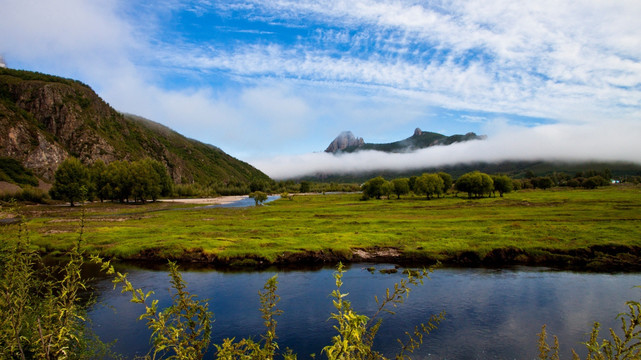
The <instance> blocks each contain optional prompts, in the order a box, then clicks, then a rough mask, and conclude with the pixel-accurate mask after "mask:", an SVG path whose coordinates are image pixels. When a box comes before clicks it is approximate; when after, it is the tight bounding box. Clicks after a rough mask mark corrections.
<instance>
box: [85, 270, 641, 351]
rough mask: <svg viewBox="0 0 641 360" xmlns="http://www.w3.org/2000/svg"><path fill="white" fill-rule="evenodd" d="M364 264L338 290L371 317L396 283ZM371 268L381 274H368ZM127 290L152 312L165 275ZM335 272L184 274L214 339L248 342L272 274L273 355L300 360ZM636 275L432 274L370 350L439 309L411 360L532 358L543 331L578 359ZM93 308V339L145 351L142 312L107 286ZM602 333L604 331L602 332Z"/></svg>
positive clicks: (321, 340)
mask: <svg viewBox="0 0 641 360" xmlns="http://www.w3.org/2000/svg"><path fill="white" fill-rule="evenodd" d="M368 266H370V265H368V264H357V265H353V266H352V267H351V268H350V269H349V271H348V272H347V273H346V274H345V276H344V278H343V280H344V286H343V291H344V292H349V296H348V299H349V300H351V301H352V304H353V306H354V308H355V309H356V310H357V311H358V312H360V313H361V314H365V315H368V314H372V313H373V312H374V311H375V309H376V303H375V301H374V295H379V297H380V296H382V295H383V294H384V292H385V289H386V288H388V287H392V286H393V283H394V282H398V281H399V280H400V279H401V278H402V277H403V275H402V274H401V273H400V272H399V273H397V274H386V275H384V274H380V273H378V272H376V273H374V274H371V273H370V272H368V271H367V270H365V268H366V267H368ZM374 266H376V267H377V268H379V269H382V268H389V267H390V266H389V265H380V264H379V265H374ZM126 271H128V272H129V274H130V275H129V277H130V280H131V282H132V283H133V284H134V286H136V287H142V288H143V289H144V290H145V291H148V290H154V291H155V292H156V294H155V297H156V298H158V299H160V300H161V301H160V302H161V303H160V306H161V307H164V306H168V304H169V298H170V296H169V292H168V277H167V273H166V272H165V271H159V270H144V269H138V268H129V269H126ZM333 272H334V269H331V268H329V269H328V268H326V269H321V270H317V271H262V272H217V271H203V270H200V271H186V272H184V273H183V276H184V279H185V280H186V281H187V282H188V284H189V285H188V289H189V290H190V291H191V292H192V293H195V294H198V296H199V297H200V298H202V299H209V300H210V301H209V304H210V310H212V311H213V312H214V316H215V320H216V321H215V323H214V326H213V338H212V340H213V341H214V342H216V343H220V342H221V341H222V339H223V338H227V337H236V338H237V339H239V338H242V337H248V336H252V337H253V338H254V339H256V340H258V339H259V336H260V334H261V333H262V331H263V324H262V319H261V317H260V316H261V314H260V312H259V311H258V307H259V301H258V291H259V290H260V289H262V286H263V284H264V283H265V281H267V279H269V278H270V277H271V276H273V275H274V273H278V280H279V288H278V294H279V295H280V296H281V302H280V306H279V307H280V309H282V310H284V314H283V315H282V316H280V318H279V319H278V329H277V334H278V336H279V344H280V345H281V348H285V347H289V348H292V349H293V350H294V352H295V353H297V354H298V356H299V358H301V359H305V358H308V355H309V354H311V353H315V354H317V355H319V356H320V351H321V349H322V347H323V346H325V345H328V344H329V343H330V340H331V337H332V335H334V334H335V333H334V330H333V329H332V326H333V325H334V323H333V322H331V321H328V317H329V314H330V313H331V312H332V311H334V308H333V306H332V301H331V298H330V297H329V293H330V292H331V291H332V290H333V289H334V287H335V284H334V279H333V277H332V274H333ZM639 284H641V274H616V275H613V274H591V273H572V272H556V271H546V270H545V269H539V268H518V269H510V270H492V269H440V270H437V271H436V272H434V273H433V274H432V276H431V280H428V281H426V283H425V285H424V286H422V287H420V288H417V289H415V290H413V291H412V292H411V294H410V297H409V299H408V300H407V301H406V303H405V304H404V305H401V307H400V308H398V309H395V311H396V315H392V316H385V320H384V321H383V326H382V327H381V329H380V331H379V334H378V336H377V341H376V347H377V349H379V350H381V351H383V353H384V354H386V355H387V356H393V355H394V354H395V352H396V349H397V348H398V344H397V341H396V339H397V338H398V337H403V336H404V335H403V333H404V331H410V330H412V329H413V328H414V326H415V325H417V324H418V323H420V322H426V321H427V320H428V319H429V316H430V315H432V314H436V313H438V312H440V311H441V310H445V311H446V312H447V315H446V320H445V321H444V322H443V323H441V325H440V326H439V328H438V329H437V330H436V331H435V332H433V333H432V334H430V335H429V336H428V337H427V338H425V343H424V344H423V346H422V347H421V349H420V351H419V352H417V353H415V354H414V356H413V357H412V358H414V359H534V358H536V355H537V344H536V341H537V335H536V334H537V333H538V332H540V330H541V326H542V325H543V324H547V329H548V333H549V334H555V335H558V336H559V341H560V343H561V355H562V358H570V349H571V348H575V349H577V350H578V352H579V354H580V355H584V353H585V352H584V351H583V349H582V348H581V345H580V342H582V341H585V340H587V333H588V332H589V331H590V329H591V326H592V324H593V322H594V321H599V322H601V323H602V325H603V328H607V327H618V326H619V322H617V321H616V319H615V316H616V314H618V313H620V312H624V311H625V310H626V308H625V304H624V303H625V301H626V300H638V299H639V290H638V289H633V286H635V285H639ZM97 286H98V288H99V301H100V302H101V305H98V306H96V307H95V308H94V309H93V310H91V312H90V317H91V318H92V319H93V322H94V326H95V328H96V332H97V333H98V335H99V336H100V337H101V339H102V340H104V341H111V340H113V339H114V338H118V342H117V345H116V347H115V350H116V351H118V352H120V353H123V354H125V355H126V356H127V357H128V358H131V357H133V356H134V355H135V354H139V355H140V354H145V353H146V352H147V351H148V349H149V331H148V330H147V329H146V326H145V324H144V323H143V322H141V321H137V320H136V319H137V318H138V316H139V315H140V314H141V311H142V308H141V306H140V305H137V304H131V303H129V302H128V300H129V298H128V297H127V296H126V295H121V294H120V292H119V291H112V290H111V283H110V282H109V281H108V280H104V281H101V282H99V283H98V285H97ZM602 333H604V334H605V331H602Z"/></svg>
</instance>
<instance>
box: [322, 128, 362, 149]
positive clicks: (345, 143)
mask: <svg viewBox="0 0 641 360" xmlns="http://www.w3.org/2000/svg"><path fill="white" fill-rule="evenodd" d="M364 143H365V142H364V141H363V138H357V137H355V136H354V134H352V132H351V131H343V132H342V133H340V134H339V135H338V136H337V137H336V139H334V141H332V143H331V144H329V146H328V147H327V149H325V152H329V153H334V152H337V151H340V150H345V149H346V148H348V147H359V146H362V145H363V144H364Z"/></svg>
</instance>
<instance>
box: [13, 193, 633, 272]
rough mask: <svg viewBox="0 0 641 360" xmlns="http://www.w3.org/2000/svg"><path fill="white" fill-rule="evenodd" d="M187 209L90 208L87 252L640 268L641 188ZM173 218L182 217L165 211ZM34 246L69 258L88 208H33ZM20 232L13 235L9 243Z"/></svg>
mask: <svg viewBox="0 0 641 360" xmlns="http://www.w3.org/2000/svg"><path fill="white" fill-rule="evenodd" d="M185 205H186V204H184V203H161V204H150V205H149V207H148V206H147V205H144V206H135V207H132V206H123V205H117V204H110V205H109V204H91V205H88V206H87V207H85V208H84V211H85V220H84V225H83V232H84V235H83V237H84V241H83V246H85V247H86V249H87V251H89V252H91V253H98V254H101V255H102V256H105V257H110V258H116V259H120V260H126V261H145V262H165V261H166V260H167V259H172V260H178V261H181V262H185V263H201V264H204V265H212V266H246V267H265V266H269V265H278V266H288V265H291V264H306V265H322V264H333V263H335V262H337V261H343V262H362V261H367V262H393V263H400V264H419V265H420V264H423V265H429V264H431V263H434V262H436V261H440V262H442V263H445V264H448V265H454V266H499V267H500V266H508V265H516V264H522V265H545V266H553V267H558V268H564V269H577V270H581V269H585V270H602V271H637V270H641V211H639V209H641V189H640V188H638V187H614V186H612V187H606V188H603V189H597V190H568V189H563V190H547V191H542V190H537V191H520V192H516V193H512V194H507V195H506V196H505V197H504V198H485V199H477V200H468V199H467V198H462V197H461V198H459V197H455V196H448V197H446V198H441V199H433V200H426V199H425V198H422V197H421V198H419V197H414V198H412V197H407V198H403V199H401V200H396V199H394V200H370V201H361V200H360V196H359V195H358V194H345V195H342V194H341V195H316V196H301V197H294V199H293V200H288V199H281V200H277V201H274V202H272V203H270V204H268V205H265V206H258V207H250V208H210V209H204V208H201V209H195V207H196V206H197V205H195V204H187V205H189V206H191V208H189V209H185ZM159 209H163V210H172V211H158V210H159ZM24 211H25V213H24V215H25V217H26V218H27V219H28V222H27V229H28V230H29V233H30V234H29V237H30V239H31V241H32V243H33V244H34V245H35V246H37V247H38V249H40V251H42V252H44V253H48V254H54V255H55V254H61V253H63V252H64V251H65V249H68V248H69V247H70V246H71V244H73V243H74V241H76V240H77V238H78V231H79V229H80V223H81V218H82V215H81V209H80V208H61V207H57V208H55V209H54V208H48V207H46V206H39V207H35V208H32V209H26V210H24ZM9 228H11V226H6V227H4V229H5V230H6V231H5V234H9V233H10V232H11V231H17V230H15V229H14V230H11V229H9Z"/></svg>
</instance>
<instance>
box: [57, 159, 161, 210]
mask: <svg viewBox="0 0 641 360" xmlns="http://www.w3.org/2000/svg"><path fill="white" fill-rule="evenodd" d="M172 187H173V182H172V180H171V178H170V177H169V174H168V173H167V169H166V168H165V166H164V165H163V164H162V163H160V162H159V161H157V160H152V159H143V160H138V161H133V162H129V161H114V162H111V163H109V165H106V164H105V163H104V162H103V161H102V160H97V161H95V162H94V163H93V164H91V165H90V166H88V167H87V166H85V165H84V164H82V163H81V162H80V160H78V159H76V158H74V157H70V158H68V159H66V160H65V161H63V162H62V164H60V166H59V167H58V169H57V170H56V173H55V181H54V183H53V187H52V188H51V191H50V194H51V197H52V198H53V199H60V200H65V201H68V202H69V203H70V204H71V206H74V204H75V203H76V202H77V201H80V200H84V199H99V200H100V201H104V200H112V201H119V202H129V201H134V202H142V203H145V202H146V201H148V200H151V201H156V199H158V197H160V196H169V195H171V193H172Z"/></svg>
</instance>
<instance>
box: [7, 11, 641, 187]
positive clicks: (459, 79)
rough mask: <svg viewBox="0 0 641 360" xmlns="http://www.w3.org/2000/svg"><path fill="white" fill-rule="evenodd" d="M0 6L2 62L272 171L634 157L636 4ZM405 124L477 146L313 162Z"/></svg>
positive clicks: (638, 67)
mask: <svg viewBox="0 0 641 360" xmlns="http://www.w3.org/2000/svg"><path fill="white" fill-rule="evenodd" d="M0 8H2V12H1V13H0V34H1V35H0V54H2V55H3V56H4V57H5V60H6V62H7V63H8V65H9V66H10V67H12V68H19V69H27V70H34V71H40V72H45V73H51V74H56V75H60V76H65V77H70V78H75V79H79V80H81V81H83V82H85V83H87V84H89V85H90V86H91V87H92V88H93V89H94V90H95V91H96V92H97V93H98V94H99V95H100V96H101V97H103V98H104V99H105V100H106V101H107V102H108V103H110V104H111V105H112V106H113V107H114V108H116V109H117V110H119V111H122V112H128V113H134V114H137V115H140V116H144V117H147V118H149V119H152V120H155V121H157V122H160V123H162V124H165V125H167V126H169V127H171V128H173V129H175V130H176V131H178V132H180V133H182V134H184V135H186V136H188V137H191V138H195V139H197V140H200V141H203V142H206V143H211V144H214V145H216V146H218V147H220V148H222V149H223V150H225V151H226V152H228V153H230V154H231V155H233V156H235V157H238V158H240V159H242V160H245V161H248V162H250V163H252V164H254V165H256V166H258V167H259V168H261V169H262V170H264V171H266V172H267V173H268V174H270V175H272V176H275V177H283V176H285V175H284V174H288V173H292V172H293V171H298V172H306V171H307V172H314V171H326V170H327V169H329V168H336V167H337V166H339V165H338V163H339V162H340V163H341V164H342V165H340V166H339V167H341V169H343V171H350V169H356V168H358V167H359V166H361V165H362V164H387V165H385V166H388V167H389V166H392V167H393V166H409V167H419V166H424V165H432V164H436V163H441V162H445V163H453V162H466V161H479V160H486V161H498V160H503V159H514V158H528V159H543V158H545V159H550V158H552V159H556V160H559V161H575V160H582V159H597V160H613V159H620V160H628V161H641V160H639V159H638V158H639V156H638V154H640V153H641V148H640V147H639V144H638V143H639V141H638V138H639V136H640V135H641V23H640V22H639V21H638V19H641V2H639V1H636V0H634V1H581V2H578V3H577V2H575V1H563V0H554V1H552V0H549V1H548V0H542V1H513V0H512V1H508V0H483V1H472V0H470V1H447V2H444V1H412V0H380V1H379V0H352V1H338V0H336V1H332V0H297V1H290V0H274V1H267V0H244V1H242V0H241V1H234V0H230V1H225V0H218V1H207V0H201V1H182V0H160V1H154V2H147V1H136V0H129V1H125V0H95V1H82V0H61V1H55V2H53V1H37V0H0ZM416 127H420V128H421V129H423V130H427V131H435V132H440V133H443V134H446V135H451V134H455V133H466V132H469V131H474V132H477V133H480V134H487V135H488V140H487V141H486V142H485V143H484V144H482V145H481V144H472V145H470V144H468V145H465V146H461V147H458V148H457V149H454V150H453V151H448V152H445V153H443V152H442V151H441V150H442V149H437V150H434V151H431V152H427V151H423V152H420V153H418V154H406V156H401V158H397V157H393V158H389V159H388V158H385V159H383V155H382V154H369V155H370V157H368V158H359V157H355V158H351V159H346V158H340V159H338V160H337V159H336V157H327V156H326V154H313V153H314V152H320V151H322V150H324V149H325V147H326V146H327V145H328V144H329V142H331V140H333V138H334V137H335V136H336V135H338V133H340V132H341V131H343V130H351V131H352V132H353V133H354V134H355V135H356V136H359V137H363V138H364V139H365V141H367V142H391V141H395V140H399V139H402V138H405V137H408V136H410V135H411V134H412V133H413V130H414V128H416ZM515 134H519V136H520V138H519V141H518V142H515V143H513V142H512V140H513V138H514V137H515ZM469 146H472V148H471V149H469V148H468V147H469ZM453 154H458V155H453ZM360 156H364V155H360ZM345 164H351V165H345ZM399 164H403V165H399Z"/></svg>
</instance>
